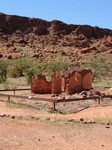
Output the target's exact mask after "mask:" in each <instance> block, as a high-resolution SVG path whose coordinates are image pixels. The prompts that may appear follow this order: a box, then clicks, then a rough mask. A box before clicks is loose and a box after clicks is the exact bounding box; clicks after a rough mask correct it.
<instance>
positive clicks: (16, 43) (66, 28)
mask: <svg viewBox="0 0 112 150" xmlns="http://www.w3.org/2000/svg"><path fill="white" fill-rule="evenodd" d="M97 53H110V54H112V30H109V29H103V28H99V27H91V26H89V25H72V24H70V25H68V24H65V23H63V22H61V21H58V20H53V21H51V22H48V21H45V20H42V19H36V18H27V17H20V16H11V15H6V14H3V13H0V58H5V57H7V58H8V59H12V58H18V57H26V58H35V59H38V60H40V61H42V60H45V59H47V60H54V59H55V58H58V57H66V58H68V59H69V60H71V61H75V59H76V57H77V55H78V56H83V55H89V54H97Z"/></svg>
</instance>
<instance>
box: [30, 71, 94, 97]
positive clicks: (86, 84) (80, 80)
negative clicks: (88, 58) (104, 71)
mask: <svg viewBox="0 0 112 150" xmlns="http://www.w3.org/2000/svg"><path fill="white" fill-rule="evenodd" d="M91 88H92V70H90V69H83V70H80V71H78V70H74V71H72V72H68V73H64V74H63V73H60V74H58V75H57V74H56V72H55V71H53V73H52V79H51V81H47V80H46V76H45V75H41V74H40V75H38V76H37V77H33V78H32V83H31V91H32V93H36V94H61V93H63V92H66V93H67V94H74V93H79V92H81V91H83V90H90V89H91Z"/></svg>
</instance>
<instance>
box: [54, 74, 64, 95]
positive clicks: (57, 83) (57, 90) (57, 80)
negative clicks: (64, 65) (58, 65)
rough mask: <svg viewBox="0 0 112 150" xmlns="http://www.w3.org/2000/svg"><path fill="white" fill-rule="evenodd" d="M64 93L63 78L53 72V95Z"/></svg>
mask: <svg viewBox="0 0 112 150" xmlns="http://www.w3.org/2000/svg"><path fill="white" fill-rule="evenodd" d="M61 92H62V76H61V75H57V74H56V72H53V75H52V94H61Z"/></svg>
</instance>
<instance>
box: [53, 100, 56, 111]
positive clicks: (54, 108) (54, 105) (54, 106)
mask: <svg viewBox="0 0 112 150" xmlns="http://www.w3.org/2000/svg"><path fill="white" fill-rule="evenodd" d="M53 110H54V111H55V110H56V102H55V101H54V102H53Z"/></svg>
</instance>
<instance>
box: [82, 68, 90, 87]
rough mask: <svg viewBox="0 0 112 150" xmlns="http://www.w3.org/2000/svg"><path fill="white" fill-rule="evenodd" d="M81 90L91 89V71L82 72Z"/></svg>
mask: <svg viewBox="0 0 112 150" xmlns="http://www.w3.org/2000/svg"><path fill="white" fill-rule="evenodd" d="M81 76H82V89H83V90H89V89H91V88H92V71H91V70H86V69H84V70H82V71H81Z"/></svg>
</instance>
